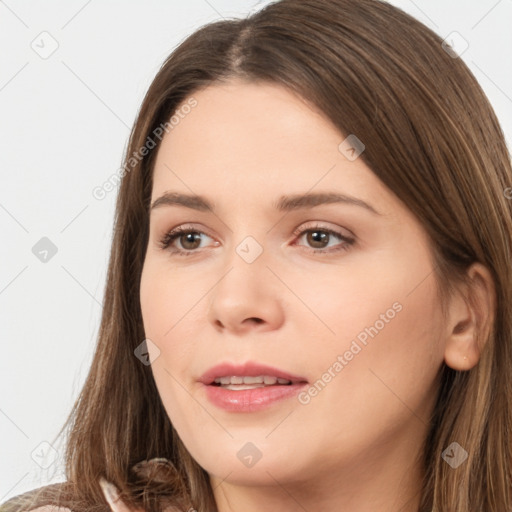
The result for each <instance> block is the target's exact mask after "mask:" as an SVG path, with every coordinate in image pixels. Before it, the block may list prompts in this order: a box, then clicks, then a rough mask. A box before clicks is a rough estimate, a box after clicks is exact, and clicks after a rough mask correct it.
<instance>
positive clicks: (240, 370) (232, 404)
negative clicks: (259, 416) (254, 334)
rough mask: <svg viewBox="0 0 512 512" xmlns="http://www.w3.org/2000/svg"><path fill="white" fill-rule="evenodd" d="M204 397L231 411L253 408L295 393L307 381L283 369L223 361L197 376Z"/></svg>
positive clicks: (272, 402)
mask: <svg viewBox="0 0 512 512" xmlns="http://www.w3.org/2000/svg"><path fill="white" fill-rule="evenodd" d="M199 382H201V383H202V384H203V385H204V389H205V392H206V396H207V398H208V399H209V400H210V402H212V403H213V404H214V405H216V406H217V407H220V408H222V409H224V410H227V411H230V412H253V411H257V410H261V409H262V408H265V407H268V406H270V405H271V404H274V403H276V402H280V401H282V400H284V399H286V398H291V397H292V396H294V395H296V394H297V393H298V392H299V391H300V390H301V389H302V388H303V387H304V386H306V385H307V384H308V381H307V379H306V378H304V377H300V376H297V375H292V374H291V373H289V372H286V371H284V370H281V369H278V368H273V367H270V366H266V365H262V364H258V363H252V362H248V363H245V364H242V365H234V364H230V363H223V364H220V365H217V366H214V367H213V368H210V369H209V370H208V371H207V372H205V373H204V374H203V375H202V376H201V377H200V378H199Z"/></svg>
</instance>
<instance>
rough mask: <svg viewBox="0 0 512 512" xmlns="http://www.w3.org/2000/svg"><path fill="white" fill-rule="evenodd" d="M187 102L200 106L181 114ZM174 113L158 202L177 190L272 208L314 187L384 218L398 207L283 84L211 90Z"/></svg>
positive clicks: (334, 132)
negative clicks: (358, 201) (362, 203)
mask: <svg viewBox="0 0 512 512" xmlns="http://www.w3.org/2000/svg"><path fill="white" fill-rule="evenodd" d="M191 98H192V99H193V100H194V103H190V99H191ZM187 102H189V104H193V105H194V106H193V107H191V108H187V109H182V111H181V112H180V108H182V107H183V105H186V104H187ZM176 112H177V113H178V116H177V117H175V119H176V120H178V122H175V123H174V124H173V125H172V126H173V127H172V128H171V129H170V130H169V132H168V133H167V134H166V135H165V136H164V138H163V140H162V143H161V145H160V147H159V150H158V155H157V159H156V162H155V167H154V176H153V194H152V200H154V199H155V197H157V196H159V195H161V194H162V193H163V192H165V191H168V190H172V191H181V192H185V193H196V194H201V195H208V196H210V197H214V198H217V197H219V198H220V197H225V198H230V201H233V200H234V199H235V198H236V199H237V200H238V201H252V200H254V199H257V200H267V201H268V202H269V203H270V202H272V201H274V200H275V198H276V197H277V196H279V195H282V194H283V193H289V194H299V193H305V192H307V191H310V190H313V189H315V188H316V189H322V190H326V189H328V190H331V189H333V190H335V191H337V192H342V193H347V194H352V195H358V196H359V197H361V198H362V199H364V200H367V201H368V202H373V203H377V204H380V205H381V208H380V210H381V211H386V210H387V209H389V208H388V207H387V206H385V205H384V204H383V203H384V202H385V201H386V200H388V201H389V200H393V198H392V197H391V195H390V192H389V191H387V190H386V188H385V187H384V186H383V184H382V183H381V182H380V180H378V178H377V177H376V176H375V175H374V173H373V172H372V171H371V169H369V168H368V167H367V166H366V164H365V163H364V162H363V161H362V159H360V158H357V159H356V160H353V161H350V160H349V159H347V158H346V156H345V155H344V154H343V153H342V151H340V144H341V143H342V142H343V141H344V139H345V135H343V134H342V133H340V131H339V130H338V129H337V128H336V127H335V126H334V125H333V124H332V122H331V121H330V120H329V119H328V118H327V117H325V116H324V115H322V114H321V113H319V112H318V111H317V110H316V109H315V108H314V107H312V106H311V105H310V104H309V103H308V102H306V101H305V100H304V99H302V98H301V97H299V96H297V95H296V94H294V93H292V92H290V91H289V90H287V89H286V88H284V87H282V86H280V85H278V84H269V83H257V84H253V83H247V82H241V81H233V82H230V83H223V84H214V85H210V86H208V87H207V88H205V89H202V90H200V91H197V92H195V93H194V94H192V95H191V97H190V98H187V99H186V100H185V101H184V102H182V104H181V105H180V106H179V107H178V108H177V110H176Z"/></svg>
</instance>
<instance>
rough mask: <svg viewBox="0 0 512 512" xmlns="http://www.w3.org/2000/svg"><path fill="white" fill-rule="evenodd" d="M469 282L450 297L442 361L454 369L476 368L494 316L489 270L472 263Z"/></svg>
mask: <svg viewBox="0 0 512 512" xmlns="http://www.w3.org/2000/svg"><path fill="white" fill-rule="evenodd" d="M468 279H469V282H468V283H467V284H465V285H464V286H463V291H462V290H461V291H460V292H459V293H457V295H454V296H452V297H451V300H450V306H449V314H448V321H447V326H446V327H447V337H446V341H445V352H444V360H445V362H446V364H447V365H448V366H449V367H450V368H453V369H454V370H459V371H465V370H470V369H471V368H473V367H475V366H476V365H477V364H478V361H479V360H480V355H481V352H482V350H483V346H484V344H485V342H486V341H487V339H488V336H489V334H490V331H491V327H492V323H493V320H494V313H495V288H494V281H493V279H492V275H491V273H490V272H489V270H488V269H487V268H486V267H484V266H483V265H482V264H480V263H474V264H473V265H472V266H471V267H470V269H469V270H468Z"/></svg>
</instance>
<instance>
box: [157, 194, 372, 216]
mask: <svg viewBox="0 0 512 512" xmlns="http://www.w3.org/2000/svg"><path fill="white" fill-rule="evenodd" d="M333 203H344V204H350V205H354V206H359V207H361V208H365V209H367V210H368V211H370V212H372V213H373V214H375V215H382V214H381V213H379V212H378V211H377V210H376V209H375V208H374V207H373V206H372V205H370V204H368V203H367V202H365V201H363V200H362V199H358V198H357V197H353V196H349V195H346V194H339V193H336V192H317V193H308V194H295V195H290V196H281V197H280V198H279V200H278V201H276V202H275V203H273V204H272V206H273V207H274V208H275V209H276V210H278V211H280V212H290V211H293V210H300V209H304V208H313V207H315V206H320V205H322V204H333ZM162 206H185V207H186V208H192V209H193V210H199V211H203V212H212V213H214V211H215V207H214V206H213V204H212V203H211V202H210V201H209V200H208V199H206V198H205V197H203V196H198V195H195V194H183V193H179V192H165V193H164V194H163V195H162V196H160V197H159V198H158V199H156V200H155V201H153V204H152V205H151V210H154V209H155V208H160V207H162Z"/></svg>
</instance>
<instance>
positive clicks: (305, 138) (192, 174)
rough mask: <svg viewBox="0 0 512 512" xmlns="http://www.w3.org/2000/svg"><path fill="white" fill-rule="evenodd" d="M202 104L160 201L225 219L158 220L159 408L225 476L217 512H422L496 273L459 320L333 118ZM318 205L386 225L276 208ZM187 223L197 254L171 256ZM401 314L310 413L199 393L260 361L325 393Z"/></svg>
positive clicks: (154, 266) (191, 116) (169, 213)
mask: <svg viewBox="0 0 512 512" xmlns="http://www.w3.org/2000/svg"><path fill="white" fill-rule="evenodd" d="M193 96H194V98H195V99H196V100H197V106H195V107H194V108H193V109H191V111H190V113H188V114H187V115H186V116H184V117H183V119H181V120H180V122H179V124H177V125H176V126H175V127H174V128H173V129H172V130H171V131H170V132H169V133H167V134H166V135H165V137H164V138H163V140H162V144H161V147H160V149H159V151H158V155H157V159H156V163H155V168H154V181H153V190H152V203H153V202H154V201H155V200H156V199H157V198H159V197H160V196H161V195H162V194H164V193H165V192H170V191H172V192H182V193H187V194H191V193H195V194H199V195H202V196H205V197H206V198H208V199H209V200H210V201H211V202H213V203H214V204H215V207H216V210H215V213H211V212H205V211H197V210H194V209H191V208H187V207H184V206H181V205H166V206H160V207H157V208H154V209H153V210H152V212H151V217H150V237H149V242H148V247H147V254H146V258H145V262H144V268H143V273H142V278H141V290H140V300H141V308H142V314H143V321H144V329H145V333H146V337H147V338H149V339H150V340H152V342H153V343H154V345H150V347H149V348H150V354H151V356H152V360H153V362H152V371H153V375H154V378H155V382H156V385H157V388H158V391H159V393H160V396H161V398H162V402H163V404H164V407H165V409H166V411H167V414H168V416H169V418H170V420H171V421H172V423H173V425H174V427H175V429H176V431H177V432H178V434H179V436H180V438H181V440H182V441H183V443H184V444H185V446H186V447H187V449H188V450H189V452H190V453H191V455H192V456H193V457H194V458H195V459H196V461H197V462H198V463H199V464H200V465H201V466H202V467H203V468H204V469H205V470H206V471H207V472H208V474H209V475H210V480H211V484H212V487H213V488H214V495H215V499H216V502H217V506H218V510H219V511H220V512H227V511H234V510H244V511H245V512H252V511H260V510H261V506H262V504H265V507H266V509H267V510H281V511H285V512H286V511H290V512H291V511H293V512H295V511H303V510H323V511H337V512H338V511H340V510H343V511H345V510H346V511H350V512H369V511H375V510H379V511H380V512H396V511H398V510H400V511H402V512H407V511H411V512H412V511H417V510H418V504H419V494H418V493H419V491H420V484H419V483H420V479H421V477H422V470H421V466H420V465H419V464H418V462H417V457H419V456H420V455H421V452H422V443H423V440H424V438H425V436H426V434H427V425H428V419H429V415H430V413H431V411H432V408H433V405H434V399H435V392H436V389H437V385H438V382H437V374H438V370H439V369H440V367H441V365H442V364H443V361H445V362H447V363H448V364H450V366H452V367H454V368H456V369H460V370H469V369H470V368H472V367H473V366H475V365H476V364H477V362H478V358H479V354H480V349H481V348H479V347H478V346H477V343H476V341H475V339H476V336H475V333H476V331H477V328H479V325H480V324H479V323H482V322H483V321H484V320H485V318H486V312H487V310H488V307H490V302H489V301H490V299H489V295H488V293H489V282H490V281H489V280H490V276H489V274H488V272H487V271H486V269H485V268H483V267H481V266H480V265H478V264H475V265H474V266H473V267H472V268H471V275H472V276H473V277H474V282H475V286H474V287H472V288H470V289H468V293H470V292H471V293H473V292H475V297H476V298H477V299H479V300H478V301H477V304H479V306H478V307H479V308H480V309H471V308H470V307H469V306H468V304H467V301H466V300H465V298H466V295H464V294H462V293H461V294H460V295H457V296H454V297H453V299H452V301H451V302H450V304H449V309H448V315H447V321H446V322H444V321H443V318H442V315H441V308H440V304H439V301H438V299H437V296H436V282H435V278H434V275H433V273H432V269H433V263H432V255H431V251H430V244H429V240H428V239H427V236H426V234H425V231H424V229H423V228H422V226H421V224H420V223H419V222H418V221H417V219H416V218H415V217H414V216H413V215H412V214H411V212H410V211H409V210H408V209H407V208H406V207H405V206H404V205H403V203H401V202H400V201H399V200H398V198H397V197H396V196H394V194H393V193H392V192H391V191H390V190H389V189H387V188H386V187H385V186H384V185H383V184H382V183H381V182H380V181H379V179H378V178H377V177H376V176H375V175H374V174H373V172H372V171H371V169H370V168H369V167H368V166H366V164H365V163H364V162H363V160H362V158H357V159H356V160H354V161H350V160H349V159H347V158H346V156H345V154H343V153H342V152H340V150H339V149H338V146H339V144H340V143H341V142H342V141H343V140H344V139H345V135H343V134H341V133H340V132H339V131H338V130H337V129H336V128H335V127H334V126H333V125H332V124H331V122H330V121H329V120H328V119H327V118H325V117H324V116H323V115H321V114H320V113H318V112H317V111H316V110H315V109H313V108H312V107H311V106H310V105H308V104H307V103H306V102H305V101H304V100H302V99H301V98H299V97H297V96H295V95H293V94H292V93H290V92H289V91H287V90H286V89H284V88H282V87H280V86H278V85H271V84H248V83H244V82H239V81H232V82H230V83H228V84H222V85H218V84H216V85H213V86H209V87H207V88H206V89H203V90H201V91H199V92H196V93H195V94H194V95H193ZM363 143H367V144H369V143H371V141H363ZM320 191H322V192H338V193H343V194H347V195H350V196H354V197H356V198H358V199H361V200H364V201H366V202H367V203H369V204H370V205H371V206H372V207H373V208H374V209H375V210H377V211H378V212H379V213H380V215H377V214H374V213H372V212H370V211H368V210H367V209H365V208H362V207H360V206H356V205H351V204H341V203H339V204H336V203H335V204H324V205H319V206H315V207H308V208H304V209H302V210H298V211H291V212H288V213H286V214H285V213H283V212H279V211H277V210H276V209H274V208H273V206H272V205H273V203H274V202H275V201H277V199H278V198H279V197H281V196H282V195H283V194H304V193H307V192H320ZM177 226H184V227H187V228H191V229H193V230H196V231H198V232H200V233H202V234H200V235H196V236H199V241H197V242H196V243H195V245H194V243H191V242H190V241H188V243H187V238H186V237H181V238H179V237H178V239H176V240H175V241H174V243H173V244H172V245H173V247H174V248H179V249H182V250H187V249H188V251H189V252H192V253H193V254H189V255H187V256H181V255H179V254H176V253H173V252H171V250H172V247H170V248H168V249H162V248H161V247H160V245H159V241H160V239H161V238H162V237H163V236H164V235H165V234H166V233H167V232H168V231H169V230H171V229H173V228H175V227H177ZM316 226H320V227H321V228H330V229H333V230H336V231H338V232H339V233H341V234H342V235H344V236H351V237H352V238H353V239H354V240H355V242H354V243H353V244H352V245H350V246H346V248H347V250H344V251H338V252H329V251H330V250H331V251H332V249H333V248H336V247H340V246H341V245H344V244H345V242H344V241H343V240H340V239H339V238H337V237H336V236H330V238H329V236H328V235H327V238H326V242H325V243H324V244H323V245H322V243H320V242H318V239H312V238H311V236H308V232H306V233H304V231H305V230H306V229H312V228H314V227H316ZM297 228H299V229H300V230H301V231H303V234H302V235H294V234H293V233H294V231H295V230H296V229H297ZM319 229H320V228H319ZM313 231H314V229H313ZM247 236H251V237H253V238H254V239H255V240H256V242H257V244H259V246H260V247H261V249H262V250H263V252H262V253H261V255H260V256H259V257H257V258H256V259H255V260H254V261H253V262H252V263H248V262H247V261H246V260H244V259H243V258H242V257H241V256H240V255H239V254H238V253H237V251H236V249H237V246H239V244H240V243H241V242H242V241H243V240H244V239H245V238H246V237H247ZM188 240H190V239H188ZM315 240H316V241H315ZM322 247H324V248H323V249H322ZM313 249H317V250H323V251H324V252H323V253H312V252H311V251H312V250H313ZM250 250H251V251H253V250H254V247H253V248H252V249H250ZM396 303H398V304H399V305H400V306H401V309H400V311H399V312H396V314H395V315H394V317H393V318H392V319H388V321H387V322H385V324H384V327H383V328H381V329H380V330H379V332H378V334H376V335H375V336H374V337H373V338H371V337H369V338H368V341H367V345H366V346H364V345H362V344H360V345H361V346H362V349H361V350H360V351H359V352H358V353H357V355H354V356H353V358H352V359H351V360H350V361H345V362H346V363H347V364H346V365H344V366H343V369H342V370H341V371H339V372H335V371H334V370H332V369H331V376H332V374H333V373H334V374H335V377H332V378H331V380H330V382H328V383H327V384H326V385H325V387H323V389H322V390H321V391H320V392H318V393H317V394H316V396H314V397H310V398H311V399H310V401H309V402H308V403H307V404H304V403H301V402H300V401H299V400H298V399H297V398H295V397H293V398H291V399H287V400H285V401H281V402H278V403H274V404H273V405H272V406H271V407H269V408H267V409H265V410H263V411H259V412H250V413H248V412H244V413H234V412H227V411H225V410H223V409H220V408H218V407H216V406H215V405H213V404H212V403H211V402H209V401H208V400H207V398H206V395H205V393H204V389H203V385H202V384H200V383H198V382H197V380H198V378H199V377H200V376H201V375H202V374H203V373H204V372H205V371H206V370H207V369H209V368H210V367H212V366H214V365H216V364H218V363H220V362H226V361H228V362H233V363H244V362H246V361H257V362H260V363H263V364H268V365H271V366H274V367H278V368H281V369H283V370H285V371H288V372H290V373H292V374H296V375H300V376H304V377H305V378H306V379H307V380H308V382H309V383H314V382H316V381H317V380H318V379H320V378H322V375H323V374H325V372H326V371H327V369H329V368H332V366H333V363H334V362H335V361H336V360H337V358H338V356H339V355H342V356H343V354H345V353H346V351H347V350H349V349H350V347H351V343H352V341H353V340H354V339H356V337H357V335H358V334H360V333H361V332H362V331H364V329H365V328H368V327H370V326H374V325H375V324H376V321H377V320H379V319H381V318H382V316H381V315H386V311H388V310H390V309H393V308H392V306H393V304H396ZM155 347H158V349H156V348H155ZM247 442H251V443H253V444H254V445H255V446H256V447H257V448H258V450H259V452H260V453H261V459H260V460H259V461H258V462H257V463H256V464H255V465H253V466H252V467H246V466H245V465H244V464H243V463H242V462H241V460H239V458H238V457H237V452H238V451H239V450H240V449H241V448H242V447H243V446H244V445H245V444H246V443H247Z"/></svg>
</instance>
